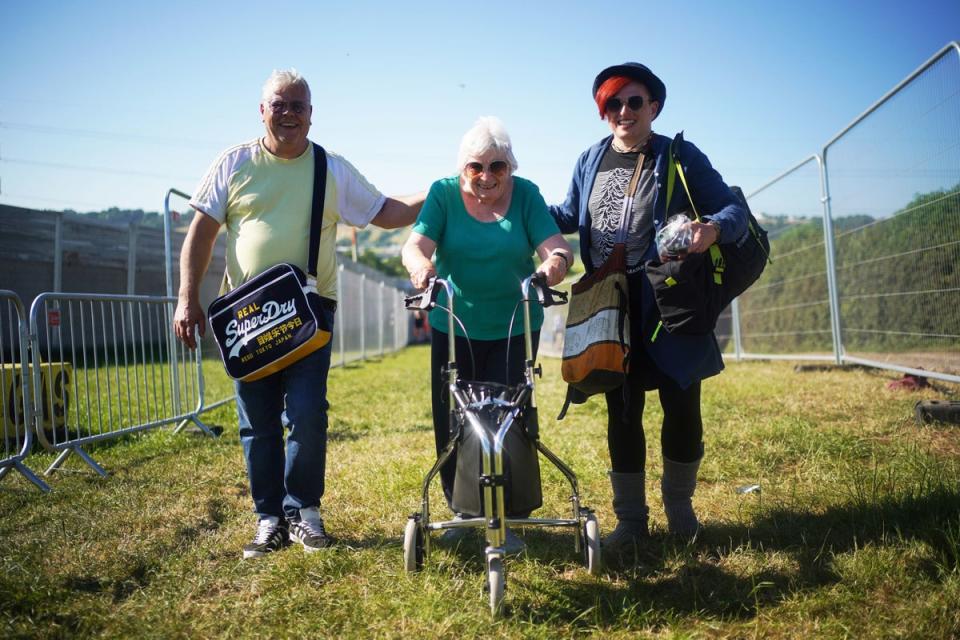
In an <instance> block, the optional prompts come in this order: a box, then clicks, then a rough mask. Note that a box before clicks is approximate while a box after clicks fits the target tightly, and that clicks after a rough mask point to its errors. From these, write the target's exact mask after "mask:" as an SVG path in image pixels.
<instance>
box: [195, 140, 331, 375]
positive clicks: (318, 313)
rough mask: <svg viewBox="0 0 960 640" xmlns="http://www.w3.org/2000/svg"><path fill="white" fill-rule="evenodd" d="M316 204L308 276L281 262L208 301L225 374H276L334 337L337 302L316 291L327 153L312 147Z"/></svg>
mask: <svg viewBox="0 0 960 640" xmlns="http://www.w3.org/2000/svg"><path fill="white" fill-rule="evenodd" d="M313 154H314V176H313V203H312V211H311V219H310V250H309V254H308V255H309V257H308V259H307V260H308V262H307V264H308V265H309V269H310V275H309V277H308V276H307V275H306V274H304V273H303V271H302V270H301V269H300V268H299V267H297V266H295V265H292V264H288V263H281V264H278V265H275V266H273V267H270V268H269V269H267V270H266V271H264V272H263V273H261V274H259V275H257V276H256V277H254V278H251V279H250V280H248V281H247V282H245V283H243V284H242V285H240V286H239V287H237V288H236V289H234V290H233V291H230V292H229V293H227V294H225V295H223V296H220V297H219V298H217V299H216V300H214V301H213V302H212V303H211V304H210V308H209V309H208V311H207V317H208V318H209V321H210V328H211V330H212V331H213V337H214V339H215V340H216V342H217V346H218V347H219V348H220V356H221V358H222V359H223V364H224V367H226V370H227V374H228V375H229V376H230V377H232V378H234V379H236V380H242V381H244V382H251V381H253V380H259V379H260V378H263V377H265V376H268V375H270V374H272V373H276V372H277V371H280V370H281V369H284V368H285V367H288V366H289V365H291V364H293V363H294V362H296V361H297V360H300V359H301V358H304V357H305V356H307V355H309V354H311V353H313V352H314V351H316V350H317V349H320V348H321V347H323V346H325V345H326V344H327V343H328V342H329V341H330V336H331V332H332V327H331V326H330V325H329V324H328V323H327V320H326V316H325V315H324V313H323V309H324V307H332V308H335V305H336V303H335V302H333V301H332V300H326V299H325V298H322V297H321V296H320V295H319V294H318V293H317V273H316V269H317V258H318V256H319V252H320V230H321V223H322V219H323V204H324V191H325V189H326V178H327V156H326V153H325V152H324V150H323V148H322V147H320V145H317V144H314V145H313Z"/></svg>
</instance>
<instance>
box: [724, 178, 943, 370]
mask: <svg viewBox="0 0 960 640" xmlns="http://www.w3.org/2000/svg"><path fill="white" fill-rule="evenodd" d="M958 219H960V185H958V186H957V187H956V188H954V189H952V190H939V191H934V192H930V193H926V194H921V195H917V196H915V197H914V198H913V200H911V201H910V202H909V203H908V204H907V205H905V206H904V207H902V208H901V209H900V210H898V211H897V212H895V213H894V214H893V215H892V216H889V217H885V218H882V219H874V218H873V217H871V216H868V215H857V216H850V217H846V218H840V219H837V220H835V221H834V225H833V226H834V234H833V235H834V241H833V242H834V250H835V255H836V267H837V289H838V293H839V298H840V316H841V324H842V330H843V342H844V346H845V348H846V349H848V350H851V351H855V350H856V351H875V352H876V351H880V352H887V351H905V350H914V349H957V348H958V347H960V343H958V340H957V338H956V336H957V335H960V313H958V312H957V309H960V226H958V225H957V223H956V221H957V220H958ZM770 252H771V257H772V259H773V262H772V263H771V264H769V265H767V269H766V271H765V272H764V274H763V277H762V278H761V279H760V281H759V282H757V284H755V285H754V287H753V288H752V289H751V290H750V291H748V292H747V293H746V294H745V295H744V296H743V297H742V298H741V300H740V314H741V322H742V330H743V333H744V336H745V338H746V340H747V341H748V344H745V348H747V349H748V350H749V351H752V352H766V351H792V352H804V351H827V352H829V351H832V341H831V334H830V307H829V296H828V291H827V276H826V258H825V251H824V239H823V223H822V220H820V219H815V220H809V221H807V222H805V223H802V224H795V225H793V226H792V227H790V228H787V229H785V230H783V231H782V232H781V233H779V235H777V236H776V237H775V238H773V239H772V240H771V247H770Z"/></svg>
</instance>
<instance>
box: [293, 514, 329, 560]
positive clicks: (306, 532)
mask: <svg viewBox="0 0 960 640" xmlns="http://www.w3.org/2000/svg"><path fill="white" fill-rule="evenodd" d="M290 537H291V538H292V539H293V540H296V541H297V542H299V543H300V544H302V545H303V549H304V551H306V552H307V553H313V552H314V551H319V550H320V549H326V548H327V547H330V546H333V543H334V540H333V538H332V537H330V536H329V535H327V531H326V529H324V528H323V518H321V517H320V511H319V510H318V509H317V508H316V507H309V508H306V509H300V515H298V516H294V517H292V518H290Z"/></svg>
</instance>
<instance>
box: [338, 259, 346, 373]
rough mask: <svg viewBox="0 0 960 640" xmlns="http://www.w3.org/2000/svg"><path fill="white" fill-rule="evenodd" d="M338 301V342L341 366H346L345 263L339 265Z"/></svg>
mask: <svg viewBox="0 0 960 640" xmlns="http://www.w3.org/2000/svg"><path fill="white" fill-rule="evenodd" d="M337 302H338V303H339V308H340V309H341V310H342V311H341V312H340V322H339V324H340V329H339V330H338V331H337V342H338V343H339V345H340V366H341V367H343V366H346V364H347V355H346V351H344V348H343V341H344V337H343V334H344V331H345V330H346V329H345V327H346V325H347V322H346V320H347V318H346V306H345V305H344V304H343V302H344V300H343V265H342V264H341V265H338V266H337Z"/></svg>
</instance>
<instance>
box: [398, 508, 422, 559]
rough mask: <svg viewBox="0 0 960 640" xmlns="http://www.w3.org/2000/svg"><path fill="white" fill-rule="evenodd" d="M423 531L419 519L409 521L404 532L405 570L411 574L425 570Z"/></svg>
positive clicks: (412, 518)
mask: <svg viewBox="0 0 960 640" xmlns="http://www.w3.org/2000/svg"><path fill="white" fill-rule="evenodd" d="M423 556H424V550H423V529H422V528H421V527H420V522H419V519H418V518H414V517H411V518H409V519H407V526H406V528H405V529H404V530H403V568H404V569H406V570H407V571H409V572H414V571H420V569H422V568H423Z"/></svg>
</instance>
